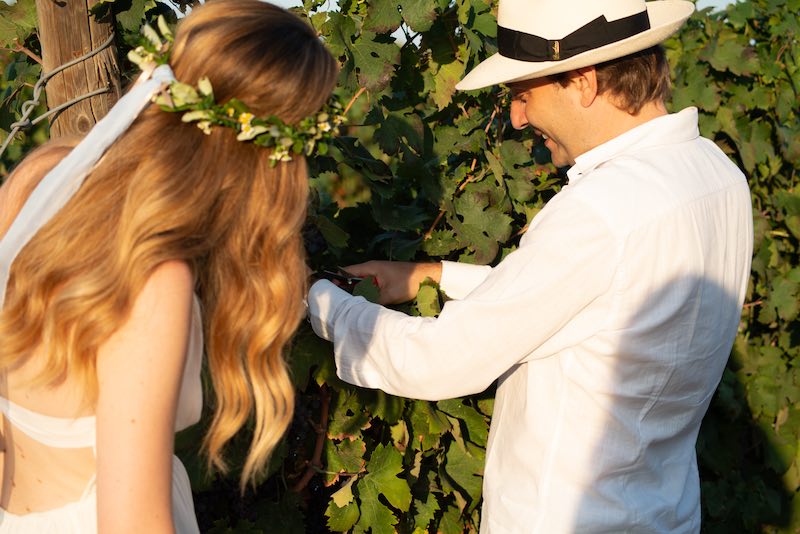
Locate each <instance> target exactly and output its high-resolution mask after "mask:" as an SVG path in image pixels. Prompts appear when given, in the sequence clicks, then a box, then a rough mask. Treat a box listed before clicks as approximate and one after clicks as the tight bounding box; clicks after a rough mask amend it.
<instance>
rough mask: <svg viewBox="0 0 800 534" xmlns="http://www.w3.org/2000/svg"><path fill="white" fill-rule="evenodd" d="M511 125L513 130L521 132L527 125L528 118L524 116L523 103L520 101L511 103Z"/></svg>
mask: <svg viewBox="0 0 800 534" xmlns="http://www.w3.org/2000/svg"><path fill="white" fill-rule="evenodd" d="M510 113H511V125H512V126H513V127H514V129H515V130H521V129H523V128H525V127H526V126H527V125H528V117H526V116H525V103H524V102H522V101H521V100H516V99H514V100H512V101H511V111H510Z"/></svg>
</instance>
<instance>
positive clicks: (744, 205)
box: [308, 108, 752, 534]
mask: <svg viewBox="0 0 800 534" xmlns="http://www.w3.org/2000/svg"><path fill="white" fill-rule="evenodd" d="M567 174H568V178H569V183H568V184H567V185H565V186H564V187H563V188H562V190H561V191H560V192H559V193H558V194H557V195H555V196H554V197H553V198H552V199H551V200H550V201H549V202H548V203H547V205H546V206H545V207H544V208H543V209H542V210H541V211H540V212H539V213H538V214H537V215H536V217H535V218H534V220H533V221H532V223H531V225H530V227H529V229H528V230H527V232H526V233H525V235H524V236H523V237H522V239H521V241H520V245H519V248H518V249H517V250H516V251H514V252H512V253H511V254H509V255H508V256H507V257H506V258H505V259H504V260H503V261H502V262H500V263H499V264H498V265H497V266H496V267H494V268H490V267H485V266H474V265H465V264H459V263H451V262H444V263H443V271H442V280H441V287H442V289H443V290H444V291H445V292H446V293H447V294H448V295H449V296H450V297H451V298H453V299H454V300H452V301H449V302H447V303H446V304H445V306H444V308H443V310H442V313H441V314H440V316H439V317H438V318H436V319H434V318H420V317H409V316H407V315H405V314H403V313H400V312H397V311H393V310H389V309H386V308H384V307H381V306H378V305H375V304H371V303H369V302H367V301H365V300H364V299H363V298H361V297H353V296H351V295H349V294H348V293H346V292H344V291H342V290H341V289H339V288H337V287H336V286H335V285H333V284H331V283H330V282H327V281H320V282H317V283H316V284H314V286H313V287H312V288H311V291H310V292H309V297H308V303H309V316H310V318H311V322H312V325H313V327H314V330H315V331H316V332H317V334H319V335H320V336H322V337H324V338H326V339H329V340H332V341H333V342H334V350H335V355H336V365H337V370H338V374H339V376H340V377H341V378H342V379H343V380H345V381H346V382H349V383H352V384H356V385H359V386H363V387H369V388H380V389H382V390H384V391H386V392H388V393H392V394H395V395H401V396H404V397H411V398H418V399H429V400H439V399H444V398H452V397H459V396H464V395H469V394H473V393H478V392H481V391H483V390H484V389H486V388H487V387H488V386H489V385H490V384H491V383H492V382H493V381H495V380H498V379H499V380H498V388H497V395H496V400H495V405H494V413H493V415H492V423H491V430H490V436H489V444H488V447H487V455H486V468H485V476H484V491H483V498H484V504H483V510H482V522H481V532H482V533H484V534H486V533H491V534H502V533H534V532H536V533H545V534H555V533H561V532H581V533H583V532H698V531H699V528H700V497H699V491H700V490H699V481H698V472H697V462H696V455H695V442H696V438H697V432H698V430H699V427H700V422H701V419H702V417H703V415H704V414H705V412H706V409H707V407H708V403H709V402H710V399H711V397H712V395H713V393H714V390H715V388H716V386H717V384H718V382H719V380H720V377H721V375H722V371H723V369H724V367H725V363H726V361H727V358H728V355H729V353H730V349H731V345H732V343H733V340H734V337H735V334H736V330H737V326H738V324H739V317H740V312H741V306H742V302H743V299H744V295H745V291H746V288H747V282H748V278H749V273H750V259H751V254H752V211H751V205H750V195H749V190H748V187H747V183H746V181H745V178H744V176H743V175H742V173H741V172H740V171H739V170H738V169H737V168H736V166H735V165H733V164H732V163H731V162H730V161H729V160H728V158H727V157H726V156H725V155H724V154H723V153H722V152H721V151H720V150H719V148H717V147H716V145H714V143H712V142H711V141H709V140H707V139H704V138H702V137H700V135H699V132H698V128H697V110H696V109H695V108H687V109H685V110H683V111H681V112H679V113H675V114H671V115H666V116H663V117H659V118H656V119H654V120H651V121H649V122H647V123H645V124H643V125H641V126H639V127H637V128H635V129H632V130H630V131H628V132H626V133H624V134H623V135H621V136H619V137H617V138H615V139H613V140H611V141H609V142H607V143H605V144H603V145H601V146H598V147H596V148H594V149H592V150H591V151H589V152H587V153H585V154H583V155H581V156H579V157H578V158H576V163H575V165H574V166H573V167H572V168H571V169H570V170H569V171H568V173H567Z"/></svg>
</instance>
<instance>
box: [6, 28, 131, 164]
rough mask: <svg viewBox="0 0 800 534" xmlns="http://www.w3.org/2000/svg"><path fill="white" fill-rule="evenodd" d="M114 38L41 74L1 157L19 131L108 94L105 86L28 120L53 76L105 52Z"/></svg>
mask: <svg viewBox="0 0 800 534" xmlns="http://www.w3.org/2000/svg"><path fill="white" fill-rule="evenodd" d="M114 37H115V34H114V33H112V34H111V35H110V36H109V37H108V39H106V40H105V42H103V43H102V44H101V45H100V46H98V47H97V48H95V49H92V50H90V51H89V52H87V53H85V54H83V55H82V56H80V57H77V58H75V59H73V60H71V61H68V62H66V63H64V64H63V65H60V66H58V67H56V68H55V69H53V70H51V71H50V72H43V73H42V75H41V76H40V77H39V80H38V81H37V82H36V84H35V85H34V86H33V96H32V97H31V98H30V100H26V101H25V102H24V103H23V104H22V109H21V111H22V118H21V119H20V120H18V121H16V122H14V123H12V124H11V131H10V132H9V133H8V136H7V137H6V138H5V140H4V141H3V145H2V146H0V156H2V155H3V153H4V152H5V151H6V149H7V148H8V145H10V144H11V142H12V141H13V140H14V137H15V136H16V135H17V133H19V132H20V131H21V130H25V129H26V128H30V127H31V126H35V125H36V124H38V123H40V122H41V121H43V120H44V119H46V118H48V117H50V116H51V115H55V114H56V113H59V112H61V111H63V110H65V109H67V108H69V107H70V106H73V105H75V104H77V103H78V102H81V101H83V100H86V99H87V98H91V97H93V96H97V95H102V94H105V93H108V92H109V91H110V90H111V88H110V87H109V86H106V87H103V88H100V89H95V90H94V91H90V92H88V93H84V94H82V95H79V96H76V97H75V98H73V99H71V100H68V101H67V102H64V103H63V104H60V105H58V106H56V107H54V108H53V109H50V110H48V111H46V112H45V113H42V114H41V115H39V116H38V117H36V118H35V119H32V120H31V119H30V116H31V114H32V113H33V110H34V109H35V108H36V106H38V105H39V98H40V97H41V95H42V90H43V89H44V87H45V85H46V84H47V82H48V81H49V80H50V79H51V78H52V77H53V76H55V75H56V74H58V73H59V72H62V71H64V70H66V69H68V68H70V67H72V66H74V65H77V64H78V63H81V62H83V61H86V60H87V59H89V58H91V57H94V56H95V55H97V54H99V53H100V52H102V51H103V50H105V49H106V48H108V47H109V46H111V43H113V42H114Z"/></svg>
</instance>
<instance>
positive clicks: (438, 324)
mask: <svg viewBox="0 0 800 534" xmlns="http://www.w3.org/2000/svg"><path fill="white" fill-rule="evenodd" d="M562 193H563V192H562ZM559 197H560V196H559V195H557V196H556V197H554V198H553V199H552V200H551V201H550V203H548V206H546V208H545V209H543V210H542V211H541V212H540V213H539V215H538V216H537V218H536V220H535V221H534V223H533V224H532V225H531V227H530V228H529V230H528V232H527V233H526V235H525V236H524V238H523V241H522V243H521V244H520V248H519V249H517V250H516V251H514V252H512V253H511V254H509V255H508V256H507V257H506V258H505V259H504V260H503V261H502V262H500V264H499V265H498V266H497V267H494V268H493V269H490V270H489V271H488V272H487V273H486V275H485V278H484V280H483V281H482V282H481V283H479V284H478V285H477V286H476V287H475V288H474V289H472V290H471V291H470V292H469V294H468V295H467V296H466V298H464V299H463V300H452V301H448V302H447V303H446V304H445V305H444V307H443V308H442V312H441V314H440V315H439V317H438V318H430V317H410V316H408V315H406V314H404V313H401V312H398V311H394V310H390V309H387V308H384V307H382V306H379V305H377V304H373V303H370V302H367V301H366V300H365V299H363V298H362V297H353V296H351V295H349V294H348V293H346V292H344V291H342V290H341V289H339V288H338V287H336V286H335V285H334V284H331V283H330V282H328V281H325V280H323V281H319V282H317V283H316V284H314V285H313V286H312V288H311V291H310V292H309V297H308V302H309V318H310V320H311V324H312V326H313V328H314V330H315V332H317V334H318V335H320V336H322V337H324V338H325V339H328V340H331V341H333V343H334V353H335V358H336V366H337V373H338V375H339V377H340V378H342V380H344V381H346V382H349V383H351V384H355V385H359V386H364V387H370V388H379V389H382V390H384V391H386V392H387V393H391V394H394V395H400V396H404V397H411V398H418V399H428V400H439V399H445V398H453V397H459V396H463V395H469V394H474V393H478V392H480V391H483V390H484V389H486V388H487V387H488V386H489V385H490V384H491V383H492V382H493V381H494V380H495V379H497V378H498V377H499V376H500V375H502V374H503V373H504V372H506V371H507V370H508V369H510V368H511V367H512V366H513V365H515V364H517V363H519V362H521V361H523V360H525V359H530V358H533V357H536V358H541V357H546V356H548V354H547V353H546V352H545V351H539V352H536V349H537V348H539V347H541V346H542V345H543V344H544V343H545V342H546V341H547V340H548V339H550V338H551V337H552V336H553V335H554V334H556V333H558V332H559V331H560V330H561V329H562V328H564V327H565V326H566V325H567V324H569V322H570V321H571V320H572V319H573V318H574V317H575V316H576V315H577V314H578V313H579V312H580V310H582V309H583V308H584V307H586V306H587V305H588V304H589V303H591V302H592V301H593V300H594V299H596V298H598V297H599V296H601V295H603V294H604V293H606V292H607V291H608V290H609V288H610V286H611V283H612V280H613V276H614V271H615V267H616V261H617V260H616V257H617V254H616V253H615V251H616V250H617V249H618V248H619V246H618V244H617V243H616V239H615V237H614V234H613V233H612V232H611V231H610V229H609V227H608V225H607V224H606V222H605V220H604V219H603V218H602V217H600V216H598V214H597V213H596V211H595V210H594V209H592V206H591V205H590V204H589V203H587V202H582V201H580V200H579V199H576V198H574V195H572V196H569V197H567V198H566V199H564V198H563V197H562V198H559ZM445 272H446V271H445ZM475 273H477V271H475ZM443 279H444V274H443ZM589 334H590V333H587V332H575V335H576V336H578V337H584V336H586V335H589ZM577 341H579V339H576V342H577Z"/></svg>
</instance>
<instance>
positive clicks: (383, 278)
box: [344, 261, 442, 304]
mask: <svg viewBox="0 0 800 534" xmlns="http://www.w3.org/2000/svg"><path fill="white" fill-rule="evenodd" d="M344 270H345V271H347V272H348V273H350V274H352V275H353V276H359V277H361V278H366V277H368V276H374V277H375V283H376V284H378V288H380V290H381V296H380V299H379V300H378V302H379V303H380V304H399V303H401V302H408V301H409V300H411V299H413V298H414V297H416V296H417V291H419V285H420V284H421V283H422V282H423V281H424V280H425V279H426V278H430V279H432V280H433V281H434V282H436V283H439V282H440V281H441V279H442V264H441V263H413V262H407V261H368V262H366V263H359V264H356V265H349V266H347V267H344Z"/></svg>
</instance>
